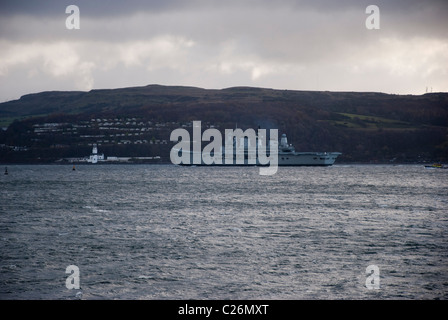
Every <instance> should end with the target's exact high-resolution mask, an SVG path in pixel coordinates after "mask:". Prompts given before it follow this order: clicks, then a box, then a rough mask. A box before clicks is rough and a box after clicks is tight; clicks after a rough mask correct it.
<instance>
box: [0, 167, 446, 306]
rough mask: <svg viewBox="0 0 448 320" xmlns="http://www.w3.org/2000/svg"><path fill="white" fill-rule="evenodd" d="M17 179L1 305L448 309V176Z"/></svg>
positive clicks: (7, 206) (150, 170)
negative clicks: (348, 303)
mask: <svg viewBox="0 0 448 320" xmlns="http://www.w3.org/2000/svg"><path fill="white" fill-rule="evenodd" d="M8 173H9V174H8V175H3V174H2V175H1V177H0V238H1V242H0V299H279V300H281V299H447V298H448V170H443V169H432V170H431V169H426V168H424V166H421V165H415V166H414V165H402V166H400V165H397V166H393V165H334V166H332V167H280V168H279V170H278V172H277V173H276V174H275V175H272V176H261V175H259V172H258V168H256V167H180V166H175V165H99V164H97V165H79V166H77V167H76V170H72V166H65V165H33V166H26V165H11V166H8ZM68 266H75V267H77V268H78V270H79V272H78V273H77V274H76V275H74V274H73V273H70V272H67V273H66V271H67V267H68ZM372 266H373V267H374V268H376V269H372ZM371 270H376V271H375V272H373V273H371V272H372V271H371ZM74 276H76V277H77V280H78V281H79V288H78V287H75V288H73V286H70V284H73V283H75V282H71V279H70V277H74Z"/></svg>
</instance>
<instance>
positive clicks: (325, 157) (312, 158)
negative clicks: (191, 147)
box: [180, 152, 341, 167]
mask: <svg viewBox="0 0 448 320" xmlns="http://www.w3.org/2000/svg"><path fill="white" fill-rule="evenodd" d="M340 154H341V153H339V152H293V153H279V154H278V164H277V165H278V166H279V167H280V166H281V167H295V166H317V167H327V166H331V165H333V164H334V163H335V161H336V158H337V157H338V156H339V155H340ZM219 158H221V159H219ZM242 158H244V159H242V160H243V161H241V160H240V161H237V156H233V159H225V156H222V157H220V156H215V157H212V159H213V161H211V162H212V163H210V161H209V163H204V161H203V160H202V156H201V155H198V157H197V159H201V161H200V163H199V162H196V163H195V162H194V161H193V152H190V161H187V163H180V165H186V166H191V165H195V166H263V165H260V163H259V161H258V159H255V160H252V161H250V160H249V159H248V158H247V156H246V157H242ZM269 165H273V163H271V164H269Z"/></svg>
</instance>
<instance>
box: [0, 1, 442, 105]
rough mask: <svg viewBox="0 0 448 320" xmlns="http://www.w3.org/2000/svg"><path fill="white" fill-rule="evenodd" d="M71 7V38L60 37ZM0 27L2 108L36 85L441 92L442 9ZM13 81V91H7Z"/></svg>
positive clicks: (349, 5) (107, 5) (101, 10)
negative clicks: (373, 26)
mask: <svg viewBox="0 0 448 320" xmlns="http://www.w3.org/2000/svg"><path fill="white" fill-rule="evenodd" d="M71 4H75V5H78V6H79V8H80V12H81V29H80V30H67V28H66V27H65V20H66V18H67V14H66V13H65V8H66V7H67V6H68V5H71ZM370 4H376V5H377V6H378V7H379V8H380V12H381V19H380V20H381V28H380V30H375V31H372V30H367V29H366V27H365V20H366V18H367V16H368V15H367V14H366V13H365V10H366V7H367V6H368V5H370ZM0 15H1V18H0V46H1V48H2V50H1V51H0V81H1V82H2V86H1V87H0V96H2V95H3V96H4V95H5V94H8V95H10V94H11V93H12V92H21V93H23V94H24V93H27V92H30V91H31V92H34V91H36V89H35V88H37V84H35V83H36V79H42V80H40V81H39V83H40V84H43V83H45V84H46V85H48V87H49V88H48V89H49V90H50V89H53V88H51V85H50V84H51V83H53V84H54V86H55V88H60V86H61V85H64V86H67V84H70V83H72V86H73V89H76V90H79V89H82V90H87V89H89V88H91V87H95V88H98V87H117V86H126V84H129V85H137V84H138V83H140V82H141V83H140V84H141V85H145V84H147V83H163V84H185V85H197V86H204V87H207V86H213V87H226V86H234V85H255V86H269V87H277V88H290V89H313V88H317V89H320V90H355V91H356V90H368V91H372V90H376V91H382V90H385V88H386V89H387V90H389V91H392V92H394V91H393V90H396V91H395V92H416V90H417V91H418V90H419V89H418V88H425V87H426V86H428V85H429V86H431V85H432V83H436V84H439V85H440V87H441V88H444V89H442V90H447V87H448V83H447V80H444V79H443V75H444V74H445V75H446V73H447V72H448V58H447V56H448V54H447V53H445V52H448V50H447V49H448V30H447V26H448V25H447V22H446V17H447V16H448V1H435V0H433V1H417V0H398V1H390V0H388V1H386V0H381V1H371V0H341V1H329V0H314V1H310V0H307V1H304V0H302V1H299V0H225V1H223V0H220V1H216V0H202V1H201V0H171V1H167V0H157V1H148V0H146V1H144V0H130V1H105V0H102V1H100V0H81V1H76V0H62V1H61V0H48V1H9V0H8V1H1V2H0ZM19 75H20V76H21V77H22V79H23V81H22V82H21V84H22V85H21V86H20V87H18V86H17V85H16V84H15V83H17V82H16V81H14V82H12V81H10V80H11V79H18V78H20V77H19ZM123 75H127V76H126V77H123ZM136 82H138V83H136ZM386 84H387V86H386ZM433 86H434V87H435V85H433ZM39 88H41V85H40V86H39ZM66 89H67V90H70V89H72V88H70V87H68V88H66ZM0 99H1V97H0Z"/></svg>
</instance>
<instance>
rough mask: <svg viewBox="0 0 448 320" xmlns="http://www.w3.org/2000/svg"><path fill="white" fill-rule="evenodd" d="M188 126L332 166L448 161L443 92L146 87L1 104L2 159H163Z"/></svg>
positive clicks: (46, 95)
mask: <svg viewBox="0 0 448 320" xmlns="http://www.w3.org/2000/svg"><path fill="white" fill-rule="evenodd" d="M126 119H127V120H126ZM129 119H130V120H129ZM128 120H129V121H128ZM194 120H201V121H202V122H203V123H204V124H207V125H208V126H210V125H212V126H214V127H216V128H218V129H221V130H224V129H226V128H234V127H235V126H236V125H237V126H238V127H240V128H243V129H246V128H258V127H261V128H266V129H270V128H277V129H279V133H280V134H281V133H286V134H287V135H288V139H289V141H290V142H291V143H293V144H294V145H295V147H296V149H297V150H299V151H339V152H342V153H343V155H342V156H341V157H340V158H338V162H368V163H371V162H383V163H390V162H406V163H407V162H426V161H427V162H432V161H447V160H448V130H447V129H448V94H447V93H430V94H425V95H418V96H414V95H390V94H383V93H374V92H318V91H293V90H274V89H267V88H252V87H235V88H227V89H222V90H208V89H201V88H195V87H179V86H160V85H149V86H145V87H134V88H122V89H110V90H92V91H89V92H79V91H76V92H42V93H37V94H30V95H25V96H23V97H21V98H20V99H19V100H15V101H9V102H5V103H2V104H0V122H1V125H2V126H3V127H7V130H6V131H5V130H3V131H1V133H0V144H1V145H2V148H1V149H0V151H1V156H0V161H1V162H53V161H55V160H57V159H59V158H61V157H68V156H77V155H80V153H81V155H85V153H86V152H87V153H88V152H89V148H90V146H91V144H92V143H98V144H100V148H101V149H102V150H103V152H105V153H107V154H114V155H115V154H120V155H124V154H126V155H129V154H131V155H133V156H152V155H160V156H162V158H164V159H165V160H166V159H169V150H170V147H171V146H172V144H171V142H169V134H170V132H171V131H172V130H174V129H175V128H177V127H179V126H182V125H183V126H185V127H188V125H189V124H191V122H192V121H194ZM45 124H47V125H46V127H45ZM94 124H95V125H94ZM50 127H51V129H49V128H50ZM204 129H205V128H204ZM137 133H138V135H136V134H137ZM145 141H146V142H145ZM156 141H165V143H155V142H156ZM151 142H153V143H151ZM14 147H16V148H15V149H14ZM17 147H20V148H17ZM17 150H20V151H17Z"/></svg>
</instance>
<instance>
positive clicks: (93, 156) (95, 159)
mask: <svg viewBox="0 0 448 320" xmlns="http://www.w3.org/2000/svg"><path fill="white" fill-rule="evenodd" d="M98 160H100V161H103V160H104V154H98V147H97V146H96V144H94V145H93V148H92V154H91V155H90V157H89V159H88V160H87V162H90V163H98Z"/></svg>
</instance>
